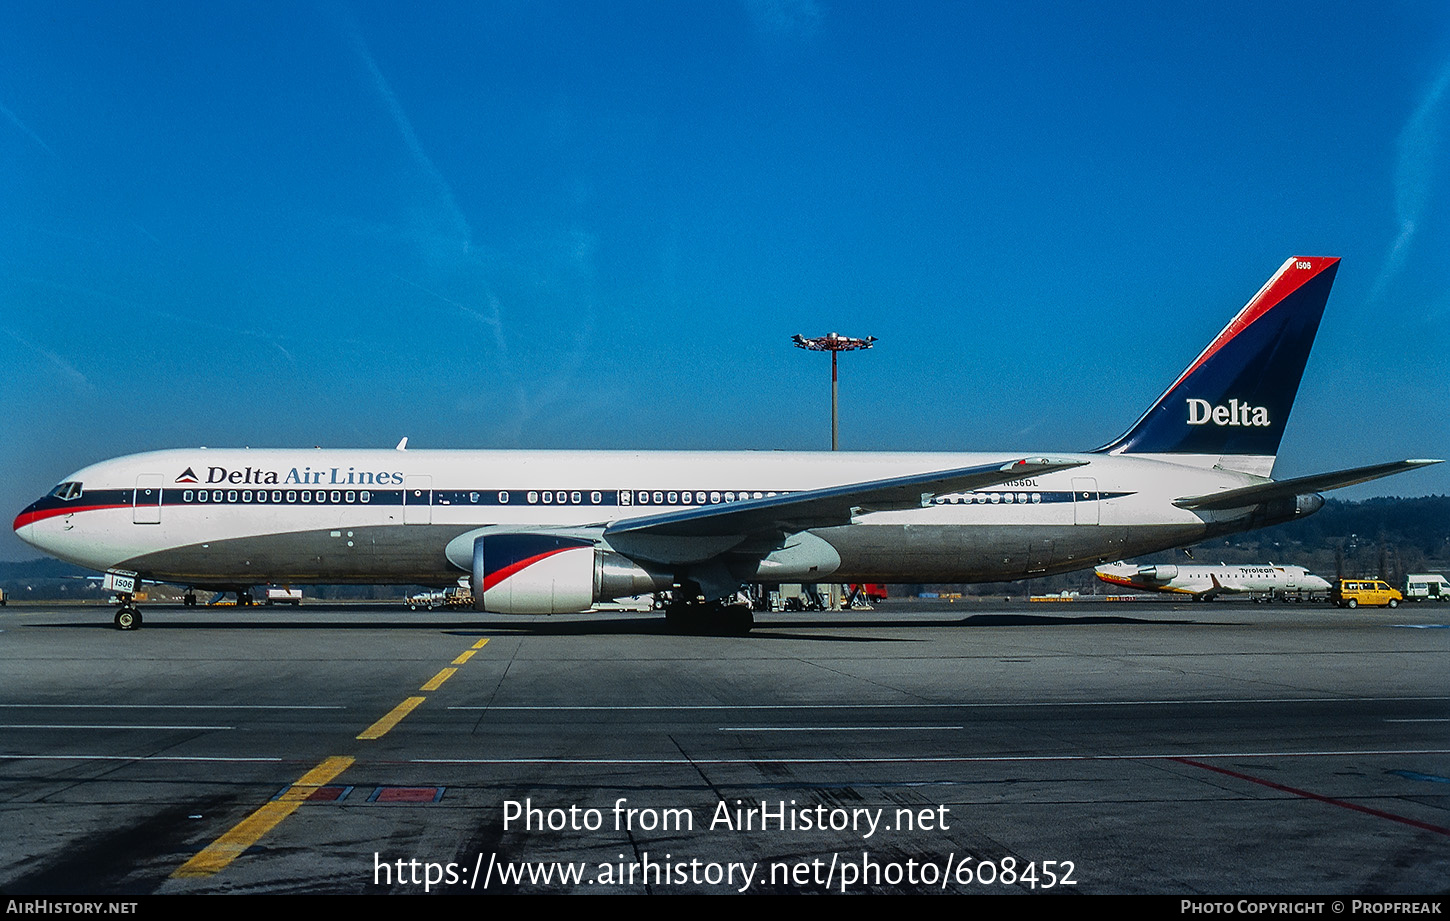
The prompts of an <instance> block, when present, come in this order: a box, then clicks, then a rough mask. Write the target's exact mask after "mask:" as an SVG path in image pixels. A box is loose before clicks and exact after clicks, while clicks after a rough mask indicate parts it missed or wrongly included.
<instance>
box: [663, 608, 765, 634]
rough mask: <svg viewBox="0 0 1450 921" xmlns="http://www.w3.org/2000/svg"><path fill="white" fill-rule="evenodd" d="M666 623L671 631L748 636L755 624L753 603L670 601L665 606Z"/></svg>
mask: <svg viewBox="0 0 1450 921" xmlns="http://www.w3.org/2000/svg"><path fill="white" fill-rule="evenodd" d="M665 624H666V625H667V626H668V627H669V629H670V632H671V633H682V634H689V635H693V636H745V635H746V634H748V633H749V632H750V630H751V628H752V627H754V626H755V613H754V612H753V611H751V609H750V605H748V604H744V603H740V602H732V603H730V604H724V603H720V602H714V603H694V604H688V603H684V602H671V603H670V604H667V605H666V606H665Z"/></svg>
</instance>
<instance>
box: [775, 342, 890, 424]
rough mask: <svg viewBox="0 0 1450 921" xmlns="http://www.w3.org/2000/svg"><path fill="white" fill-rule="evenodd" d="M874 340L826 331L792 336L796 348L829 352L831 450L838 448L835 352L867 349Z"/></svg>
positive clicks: (837, 385)
mask: <svg viewBox="0 0 1450 921" xmlns="http://www.w3.org/2000/svg"><path fill="white" fill-rule="evenodd" d="M875 341H876V337H875V336H867V337H866V338H865V339H853V338H852V337H850V336H842V335H839V334H837V333H827V334H826V335H824V336H817V337H815V338H814V339H807V338H806V337H804V336H792V337H791V342H794V343H795V347H796V348H798V349H808V350H810V351H812V352H830V353H831V450H832V451H838V450H840V447H841V444H840V422H839V414H838V406H839V395H838V391H839V388H840V384H839V379H838V377H837V374H836V354H837V353H838V352H854V351H857V350H858V349H869V348H871V344H872V343H874V342H875Z"/></svg>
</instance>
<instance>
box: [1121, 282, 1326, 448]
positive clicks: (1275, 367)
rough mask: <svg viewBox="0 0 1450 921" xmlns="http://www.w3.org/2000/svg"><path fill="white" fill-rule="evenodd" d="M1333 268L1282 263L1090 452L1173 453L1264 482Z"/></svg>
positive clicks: (1296, 386) (1311, 341) (1291, 404)
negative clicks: (1144, 404)
mask: <svg viewBox="0 0 1450 921" xmlns="http://www.w3.org/2000/svg"><path fill="white" fill-rule="evenodd" d="M1338 269H1339V259H1338V258H1337V257H1317V256H1316V257H1306V256H1295V257H1294V258H1292V259H1290V260H1289V261H1288V262H1285V263H1284V264H1283V265H1282V266H1281V267H1280V268H1279V271H1278V272H1276V273H1274V277H1273V278H1271V279H1269V281H1268V283H1266V284H1265V285H1264V287H1262V288H1261V289H1259V293H1258V294H1256V295H1254V297H1253V299H1252V300H1250V301H1249V303H1248V305H1247V306H1245V307H1244V309H1243V310H1240V311H1239V313H1238V316H1236V317H1234V318H1233V320H1232V321H1230V323H1229V324H1228V326H1225V327H1224V329H1223V332H1221V333H1219V334H1218V336H1217V337H1215V338H1214V340H1213V342H1211V343H1209V346H1208V348H1206V349H1204V350H1203V353H1202V354H1201V355H1199V356H1198V358H1196V359H1194V362H1193V364H1191V365H1189V366H1188V369H1187V370H1186V371H1184V372H1183V373H1182V374H1180V375H1179V376H1178V380H1176V381H1174V382H1173V385H1172V386H1171V387H1169V388H1168V390H1167V391H1165V392H1164V394H1163V395H1162V396H1161V397H1159V398H1158V401H1157V402H1156V403H1154V404H1153V406H1152V407H1151V408H1150V409H1149V410H1148V411H1147V412H1146V413H1144V414H1143V417H1142V418H1141V419H1139V420H1138V421H1137V423H1135V424H1134V425H1133V427H1132V428H1131V429H1129V430H1128V432H1127V434H1125V435H1123V436H1122V437H1121V438H1119V439H1118V440H1117V441H1114V442H1112V443H1111V444H1107V445H1104V446H1103V447H1101V448H1098V449H1097V453H1105V454H1160V455H1161V454H1171V455H1179V456H1180V457H1181V458H1182V459H1183V460H1184V461H1185V462H1199V463H1202V462H1207V463H1217V464H1219V465H1220V466H1224V467H1227V468H1229V469H1234V470H1243V471H1245V472H1248V473H1256V474H1260V475H1263V476H1267V475H1268V473H1269V471H1270V470H1272V468H1273V463H1274V456H1275V455H1276V454H1277V453H1278V451H1279V441H1280V439H1281V438H1282V437H1283V435H1284V424H1285V423H1286V422H1287V421H1288V419H1289V410H1290V409H1291V408H1292V407H1293V405H1294V397H1295V395H1296V394H1297V393H1298V392H1299V381H1300V379H1301V378H1302V377H1303V376H1304V366H1305V364H1306V363H1307V362H1308V361H1309V348H1310V346H1312V345H1313V344H1314V334H1315V333H1316V332H1318V330H1319V318H1320V317H1321V316H1323V315H1324V305H1325V303H1326V302H1327V301H1328V300H1329V289H1330V287H1331V286H1332V285H1333V284H1334V275H1335V273H1336V272H1337V271H1338ZM1190 457H1192V458H1194V460H1190Z"/></svg>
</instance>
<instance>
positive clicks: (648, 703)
mask: <svg viewBox="0 0 1450 921" xmlns="http://www.w3.org/2000/svg"><path fill="white" fill-rule="evenodd" d="M143 610H144V614H145V626H144V627H143V628H142V629H141V630H138V631H135V632H127V633H123V632H119V631H116V630H115V629H113V628H112V626H111V611H110V610H108V609H105V608H100V607H95V606H90V607H86V606H75V607H59V606H55V607H44V606H29V605H11V606H9V607H7V608H3V609H0V827H3V828H4V829H5V833H4V835H3V836H0V892H3V893H5V894H7V895H23V894H50V895H63V894H70V895H80V894H86V895H103V894H125V893H136V894H140V893H264V892H265V893H352V894H358V893H423V892H425V891H427V892H449V893H457V892H470V891H471V892H476V893H483V892H539V893H562V892H631V893H638V892H650V893H672V892H691V893H699V892H711V893H715V892H719V893H729V892H737V891H741V892H753V893H779V892H818V891H832V892H878V893H879V892H940V891H947V892H983V893H987V892H992V893H997V892H1002V893H1005V892H1013V893H1021V894H1029V893H1068V892H1070V893H1078V894H1097V893H1160V894H1184V895H1189V894H1192V895H1204V894H1280V895H1288V894H1302V895H1334V894H1345V895H1352V894H1358V895H1432V894H1441V895H1443V894H1444V893H1445V892H1446V890H1447V885H1450V884H1447V876H1446V872H1445V868H1446V867H1447V866H1450V668H1447V652H1450V629H1447V626H1450V605H1407V606H1404V607H1401V608H1400V609H1398V610H1395V611H1370V610H1365V609H1361V610H1358V611H1341V610H1337V609H1334V608H1330V607H1327V606H1320V605H1312V606H1311V605H1253V604H1244V603H1218V604H1163V603H1158V604H1122V605H1105V604H1100V605H1086V604H1052V605H1048V604H1027V603H1023V602H1016V603H1011V604H1003V603H1000V602H999V603H997V604H982V603H975V604H958V605H949V604H938V605H921V604H904V603H900V602H887V603H886V604H884V605H881V606H879V607H878V608H877V609H876V610H874V611H865V612H850V613H841V614H764V615H760V616H759V617H758V620H757V627H756V630H755V632H754V633H753V634H751V635H750V636H748V637H711V636H673V635H669V634H667V633H666V632H665V630H664V624H663V620H662V619H661V618H658V617H654V616H650V615H639V614H623V615H619V614H609V615H604V614H596V615H576V616H557V617H552V618H545V617H522V618H508V617H494V616H487V615H479V614H472V613H460V614H443V613H441V612H432V613H421V612H420V613H409V612H407V611H406V610H404V609H402V608H401V606H398V607H380V606H358V607H346V606H325V605H304V606H303V607H301V608H300V609H297V610H292V609H288V610H286V611H271V610H259V609H250V610H247V609H236V608H229V609H228V608H223V609H193V608H181V607H172V608H167V607H157V606H153V607H149V608H145V609H143Z"/></svg>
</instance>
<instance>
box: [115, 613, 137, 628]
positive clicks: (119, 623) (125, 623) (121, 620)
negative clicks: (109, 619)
mask: <svg viewBox="0 0 1450 921" xmlns="http://www.w3.org/2000/svg"><path fill="white" fill-rule="evenodd" d="M140 626H141V612H140V611H138V610H136V609H135V608H121V609H120V610H119V611H117V612H116V629H117V630H135V629H136V628H137V627H140Z"/></svg>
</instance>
